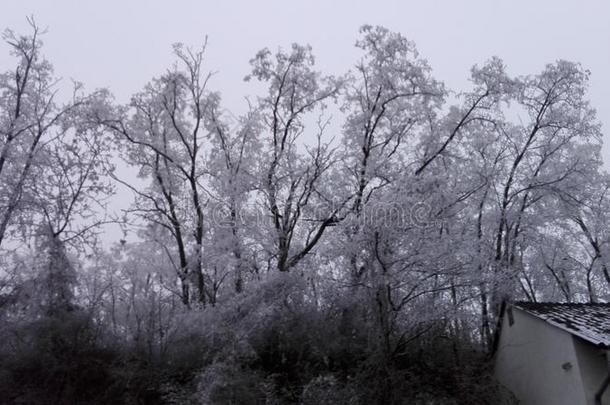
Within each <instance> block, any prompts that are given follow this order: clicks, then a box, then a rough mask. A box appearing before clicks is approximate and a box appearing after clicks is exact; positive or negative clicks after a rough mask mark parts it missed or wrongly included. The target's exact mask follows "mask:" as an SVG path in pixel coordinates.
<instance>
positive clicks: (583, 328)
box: [513, 302, 610, 348]
mask: <svg viewBox="0 0 610 405" xmlns="http://www.w3.org/2000/svg"><path fill="white" fill-rule="evenodd" d="M513 306H514V307H516V308H519V309H521V310H523V311H525V312H527V313H529V314H531V315H534V316H536V317H538V318H540V319H542V320H544V321H546V322H548V323H550V324H551V325H553V326H555V327H557V328H559V329H562V330H564V331H566V332H569V333H571V334H572V335H575V336H578V337H580V338H582V339H584V340H586V341H587V342H590V343H593V344H594V345H597V346H600V347H604V348H610V303H608V304H602V303H596V304H574V303H569V304H567V303H566V304H560V303H550V302H516V303H514V304H513Z"/></svg>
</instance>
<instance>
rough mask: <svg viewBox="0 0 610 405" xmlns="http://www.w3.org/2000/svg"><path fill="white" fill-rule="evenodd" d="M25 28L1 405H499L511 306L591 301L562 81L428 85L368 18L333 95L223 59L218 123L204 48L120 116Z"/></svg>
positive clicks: (599, 259) (588, 220)
mask: <svg viewBox="0 0 610 405" xmlns="http://www.w3.org/2000/svg"><path fill="white" fill-rule="evenodd" d="M29 21H30V30H29V31H28V32H25V33H17V32H14V31H12V30H10V29H7V30H6V31H4V34H3V40H4V41H5V43H6V44H7V45H8V47H9V48H10V52H11V55H12V59H11V60H12V61H13V62H14V64H13V65H12V66H2V67H0V70H1V72H0V403H3V404H34V405H38V404H206V405H232V404H234V405H241V404H244V405H249V404H252V405H257V404H266V405H273V404H277V405H281V404H299V405H331V404H333V405H335V404H338V405H341V404H344V405H348V404H349V405H360V404H361V405H368V404H379V405H386V404H389V405H394V404H396V405H398V404H415V405H417V404H422V405H424V404H469V405H470V404H497V403H499V402H497V398H498V393H499V390H500V389H501V388H500V387H499V386H498V384H497V383H496V382H495V381H494V379H493V375H492V367H493V348H494V341H495V339H496V332H497V330H498V318H499V314H500V312H501V309H502V307H503V306H504V305H505V304H506V303H507V302H511V301H515V300H521V301H532V302H545V301H552V302H605V301H606V300H607V299H608V298H609V297H610V295H609V293H610V270H609V269H608V266H610V263H609V259H610V233H609V231H608V226H609V225H610V210H609V208H610V195H609V193H608V190H609V187H610V177H609V175H608V173H607V172H606V171H605V169H604V166H603V162H602V157H601V146H602V131H601V124H600V122H599V121H598V119H597V118H596V113H595V110H594V108H593V107H592V106H591V104H590V103H589V101H588V98H587V91H588V82H589V76H590V72H589V71H587V70H586V69H585V68H584V67H582V66H581V65H580V64H579V63H575V62H571V61H566V60H558V61H554V62H552V61H550V63H549V64H548V65H546V66H545V67H544V68H543V69H542V71H540V72H534V73H532V74H530V75H524V76H512V75H510V74H509V73H508V68H507V66H506V65H505V63H504V62H503V61H502V60H501V59H499V58H497V57H492V58H490V59H489V60H488V61H487V62H486V63H484V64H482V65H475V66H474V67H472V69H471V72H470V81H469V83H470V87H469V88H466V89H449V88H447V87H446V86H445V85H444V84H443V83H442V82H441V81H439V80H436V79H435V78H434V76H433V71H432V68H431V67H430V65H429V64H428V62H427V61H426V59H425V58H424V57H423V56H421V55H420V53H419V52H418V50H417V49H416V47H415V44H414V43H413V42H411V41H409V40H407V39H406V38H405V37H404V36H403V35H402V34H400V33H397V32H392V31H390V30H388V29H386V28H383V27H380V26H368V25H365V26H362V27H361V29H360V31H359V32H358V33H356V35H355V40H356V41H355V46H356V47H357V49H358V52H359V55H360V56H359V58H358V59H357V60H354V61H352V62H351V66H352V67H351V69H349V70H348V71H346V72H344V74H342V75H340V76H337V75H327V74H325V73H324V72H321V71H319V70H317V66H316V63H315V58H314V52H313V50H312V49H311V47H310V46H307V45H300V44H294V45H292V47H290V48H288V49H281V48H280V49H278V48H275V49H269V48H263V49H262V50H261V51H259V52H258V53H256V54H255V55H253V56H252V55H244V64H247V61H248V58H250V59H249V64H250V74H249V75H248V76H247V77H245V80H246V81H247V82H249V84H248V85H249V86H250V85H251V88H252V93H251V94H247V95H245V96H247V98H246V100H247V109H246V112H245V113H243V114H239V115H236V114H233V113H232V112H231V111H230V110H228V109H227V108H226V107H224V106H223V100H222V97H221V93H220V90H221V89H216V88H214V74H213V72H211V71H209V70H208V69H207V63H208V61H207V59H206V44H205V43H204V44H203V45H202V46H200V47H188V46H186V45H183V44H176V45H175V46H174V48H173V52H174V57H175V63H174V64H172V65H171V66H168V68H167V70H166V71H165V72H160V74H159V75H158V76H156V77H153V78H146V79H147V80H149V81H148V84H146V85H145V86H144V87H143V88H142V89H141V91H139V92H138V93H136V94H133V95H132V97H131V98H130V101H129V102H128V103H127V104H120V103H117V102H116V101H115V99H114V97H113V95H112V93H111V91H110V90H109V89H95V90H89V89H87V88H86V86H85V84H82V83H78V82H73V83H72V82H69V81H67V80H65V79H61V80H60V78H61V72H58V73H56V72H54V70H53V67H52V64H51V62H50V61H48V60H47V59H45V56H44V47H43V40H44V38H45V37H44V34H45V32H44V30H43V29H41V28H40V26H38V25H37V24H36V23H35V22H34V21H33V20H29ZM171 51H172V50H171V49H168V53H170V52H171ZM339 51H340V50H339ZM121 63H129V61H122V62H121ZM117 198H122V199H124V200H125V199H126V200H129V201H130V202H131V204H130V207H129V209H126V210H122V211H119V212H117V211H115V210H113V209H111V206H112V201H113V200H115V199H117ZM108 227H115V228H117V229H120V232H119V233H121V234H122V235H123V237H122V238H120V239H119V238H116V240H114V239H115V238H110V237H109V236H108V235H109V232H108Z"/></svg>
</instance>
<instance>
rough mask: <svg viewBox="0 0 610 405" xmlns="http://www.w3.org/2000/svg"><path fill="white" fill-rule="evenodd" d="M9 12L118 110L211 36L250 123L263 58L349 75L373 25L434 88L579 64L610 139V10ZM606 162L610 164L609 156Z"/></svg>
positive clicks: (288, 7) (439, 6)
mask: <svg viewBox="0 0 610 405" xmlns="http://www.w3.org/2000/svg"><path fill="white" fill-rule="evenodd" d="M2 1H3V4H2V5H1V6H0V28H2V29H4V28H7V27H11V28H14V29H16V30H19V31H22V32H26V31H27V26H26V22H25V16H26V15H30V14H33V15H35V17H36V20H37V21H38V23H39V24H40V25H41V26H47V27H48V28H49V32H48V34H47V35H46V36H45V38H44V41H45V48H44V53H45V54H46V55H47V57H48V58H49V59H50V61H51V62H52V63H53V64H54V66H55V69H56V72H57V73H58V74H59V75H61V76H62V77H64V78H66V79H69V78H74V79H77V80H79V81H82V82H84V83H85V85H86V86H87V88H89V89H91V90H92V89H93V88H97V87H108V88H110V90H111V91H112V92H113V93H114V94H115V95H116V97H117V99H118V101H127V100H128V97H129V95H130V94H132V93H134V92H135V91H138V90H139V89H141V88H142V86H143V85H144V84H145V83H146V82H147V81H148V80H149V79H150V78H151V77H152V76H154V75H157V74H159V73H161V72H163V71H164V69H165V68H167V67H168V66H169V65H170V64H171V62H172V61H173V57H172V53H171V44H172V43H174V42H179V41H180V42H184V43H186V44H188V45H193V46H198V45H200V44H201V43H202V42H203V39H204V37H205V35H207V36H208V38H209V45H208V53H207V56H208V59H207V65H206V67H207V68H208V69H210V70H213V71H218V74H217V75H216V76H215V77H214V79H213V81H212V84H211V85H212V87H213V88H214V89H217V90H220V91H221V92H222V93H223V98H224V100H225V102H224V104H225V106H226V107H227V108H228V109H230V110H233V111H235V112H240V111H243V110H244V108H245V102H244V100H243V96H244V95H246V94H248V93H249V92H250V93H251V92H252V87H251V85H250V84H247V83H243V81H242V79H243V77H244V76H245V75H246V74H247V73H248V68H249V65H248V60H249V59H250V58H251V57H252V56H253V55H254V53H255V52H256V51H257V50H259V49H260V48H262V47H265V46H266V47H269V48H271V49H273V48H276V47H277V46H289V45H290V44H291V43H292V42H301V43H309V44H311V45H312V46H313V48H314V53H315V54H316V56H317V63H318V66H319V68H320V69H322V70H324V71H326V72H329V73H335V74H340V73H343V72H344V71H345V70H347V69H348V68H349V67H351V65H352V64H353V62H354V61H355V60H356V58H357V55H358V53H357V51H356V50H355V49H354V47H353V44H354V41H355V40H356V38H357V31H358V27H359V26H360V25H362V24H364V23H368V24H373V25H376V24H379V25H383V26H386V27H388V28H390V29H392V30H395V31H399V32H401V33H402V34H404V35H405V36H406V37H407V38H409V39H411V40H413V41H415V42H416V44H417V46H418V49H419V51H420V53H421V55H422V56H424V57H425V58H427V59H428V61H429V62H430V64H431V65H432V67H433V69H434V72H435V76H436V78H437V79H440V80H443V81H444V82H445V83H446V84H447V86H448V87H449V88H452V89H455V90H462V89H466V88H468V81H467V78H468V73H469V69H470V67H471V66H472V65H473V64H475V63H482V62H484V61H485V60H486V59H488V58H489V57H491V56H493V55H497V56H500V57H501V58H502V59H504V61H505V63H506V64H507V65H508V67H509V71H510V72H511V73H513V74H528V73H537V72H538V71H540V70H541V69H542V68H543V66H544V65H545V64H546V63H549V62H553V61H554V60H556V59H560V58H562V59H568V60H573V61H578V62H581V63H582V64H583V66H584V67H585V68H587V69H590V70H591V72H592V77H591V89H590V99H591V101H592V103H593V105H594V106H595V107H596V108H597V110H598V115H599V118H600V120H601V121H602V123H603V124H604V129H605V130H609V129H610V98H609V97H607V96H608V95H609V93H610V91H609V90H610V75H609V74H608V72H610V2H608V1H602V0H600V1H562V0H555V1H550V0H548V1H547V0H544V1H542V0H536V1H534V0H530V1H522V0H518V1H515V0H512V1H490V0H488V1H484V0H477V1H474V0H473V1H450V0H446V1H441V0H437V1H419V2H415V1H391V0H385V1H381V0H378V1H348V0H341V1H330V0H327V1H321V0H309V1H300V2H296V1H287V0H284V1H280V0H269V1H246V0H243V1H222V2H221V1H194V0H193V1H181V0H176V1H172V2H169V1H166V2H162V1H144V0H140V1H128V0H105V1H95V2H94V1H85V0H72V1H69V0H53V1H49V0H36V1H33V0H15V1H12V0H2ZM0 51H2V53H1V54H0V70H2V71H4V70H6V69H7V68H9V67H11V66H12V61H10V60H9V59H8V57H7V52H6V47H5V46H4V45H1V47H0ZM606 139H607V140H608V142H607V143H610V138H608V137H606ZM604 151H605V153H604V155H605V157H606V161H610V145H608V146H606V147H605V148H604ZM607 167H610V165H609V164H608V163H607Z"/></svg>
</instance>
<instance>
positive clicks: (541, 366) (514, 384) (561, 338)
mask: <svg viewBox="0 0 610 405" xmlns="http://www.w3.org/2000/svg"><path fill="white" fill-rule="evenodd" d="M512 312H513V319H514V323H513V325H512V326H510V325H509V316H508V314H505V316H504V320H503V325H502V330H501V331H502V333H501V336H500V341H499V343H498V349H497V352H496V361H495V370H494V372H495V376H496V378H497V380H498V381H499V382H500V384H501V385H503V386H504V387H506V388H507V389H508V390H510V391H511V392H512V393H513V394H514V395H515V396H516V397H517V398H518V399H519V401H520V402H519V404H521V405H581V404H582V405H585V404H587V401H586V394H585V390H584V388H583V384H582V382H581V377H580V369H579V363H578V358H577V355H576V350H575V348H574V343H573V338H572V335H570V334H569V333H567V332H565V331H562V330H560V329H558V328H556V327H554V326H551V325H549V324H548V323H546V322H544V321H542V320H540V319H538V318H536V317H534V316H532V315H529V314H527V313H525V312H523V311H521V310H519V309H516V308H514V309H513V310H512Z"/></svg>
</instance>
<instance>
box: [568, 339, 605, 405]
mask: <svg viewBox="0 0 610 405" xmlns="http://www.w3.org/2000/svg"><path fill="white" fill-rule="evenodd" d="M574 348H575V349H576V357H577V358H578V365H579V368H580V373H581V377H582V381H583V385H584V390H585V395H586V397H587V404H591V405H593V404H594V403H595V393H596V392H597V390H598V389H599V387H601V385H602V383H603V381H604V379H605V378H606V376H607V375H608V364H607V361H606V356H605V355H604V351H602V350H601V349H598V348H597V347H595V346H593V345H591V344H589V343H588V342H585V341H584V340H582V339H579V338H577V337H574ZM602 403H603V404H610V388H608V389H607V390H606V392H604V396H603V397H602Z"/></svg>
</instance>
